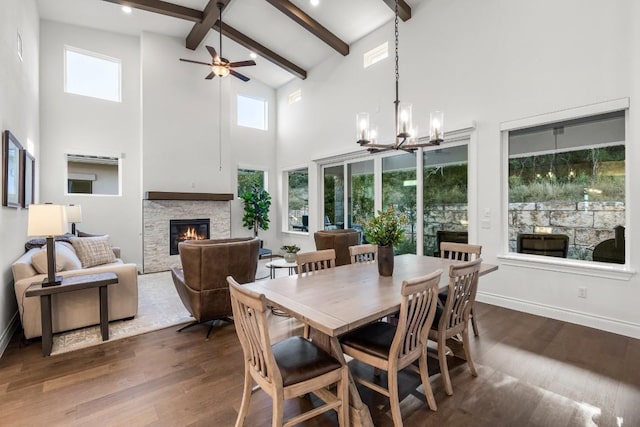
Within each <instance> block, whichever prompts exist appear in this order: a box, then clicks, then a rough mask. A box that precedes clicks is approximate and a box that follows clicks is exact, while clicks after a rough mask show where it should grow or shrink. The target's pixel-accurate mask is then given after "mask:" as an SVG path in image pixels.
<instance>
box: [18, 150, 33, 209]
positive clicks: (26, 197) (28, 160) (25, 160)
mask: <svg viewBox="0 0 640 427" xmlns="http://www.w3.org/2000/svg"><path fill="white" fill-rule="evenodd" d="M20 151H21V154H22V155H21V157H20V160H21V161H22V167H21V168H20V169H22V172H23V174H24V179H23V180H22V207H23V208H28V207H29V205H32V204H33V203H34V202H35V200H34V198H35V177H36V159H35V157H33V156H32V155H31V154H30V153H29V152H28V151H27V150H20Z"/></svg>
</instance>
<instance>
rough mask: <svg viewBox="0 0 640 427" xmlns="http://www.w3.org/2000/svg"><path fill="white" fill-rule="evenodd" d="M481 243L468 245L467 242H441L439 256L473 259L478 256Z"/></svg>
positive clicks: (480, 251) (461, 259)
mask: <svg viewBox="0 0 640 427" xmlns="http://www.w3.org/2000/svg"><path fill="white" fill-rule="evenodd" d="M481 253H482V246H481V245H469V244H467V243H454V242H442V243H440V258H447V259H452V260H456V261H473V260H476V259H478V258H480V254H481Z"/></svg>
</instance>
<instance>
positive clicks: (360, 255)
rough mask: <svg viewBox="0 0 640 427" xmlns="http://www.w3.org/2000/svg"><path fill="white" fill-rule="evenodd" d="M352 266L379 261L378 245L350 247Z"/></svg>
mask: <svg viewBox="0 0 640 427" xmlns="http://www.w3.org/2000/svg"><path fill="white" fill-rule="evenodd" d="M349 257H350V258H351V264H357V263H359V262H371V261H375V260H377V259H378V245H372V244H369V243H367V244H364V245H355V246H349Z"/></svg>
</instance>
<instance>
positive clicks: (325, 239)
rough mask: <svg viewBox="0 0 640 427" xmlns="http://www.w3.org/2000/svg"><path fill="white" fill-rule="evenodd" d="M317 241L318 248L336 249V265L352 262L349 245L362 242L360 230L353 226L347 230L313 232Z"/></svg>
mask: <svg viewBox="0 0 640 427" xmlns="http://www.w3.org/2000/svg"><path fill="white" fill-rule="evenodd" d="M313 238H314V240H315V242H316V249H317V250H322V249H335V251H336V267H337V266H339V265H345V264H351V257H350V256H349V246H355V245H359V244H360V239H361V237H360V232H359V231H358V230H354V229H353V228H347V229H345V230H321V231H316V232H315V233H314V234H313Z"/></svg>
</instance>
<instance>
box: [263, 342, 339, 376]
mask: <svg viewBox="0 0 640 427" xmlns="http://www.w3.org/2000/svg"><path fill="white" fill-rule="evenodd" d="M272 350H273V356H274V358H275V359H276V364H277V365H278V368H279V369H280V374H281V375H282V383H283V385H284V386H285V387H286V386H289V385H292V384H297V383H299V382H302V381H306V380H308V379H311V378H314V377H317V376H320V375H323V374H326V373H327V372H331V371H333V370H335V369H339V368H340V367H341V366H342V365H341V364H340V362H339V361H338V360H336V359H335V358H334V357H332V356H331V355H330V354H329V353H327V352H326V351H324V350H323V349H321V348H320V347H318V346H317V345H315V344H314V343H312V342H311V341H309V340H306V339H304V338H302V337H290V338H287V339H286V340H284V341H280V342H279V343H276V344H274V345H273V346H272Z"/></svg>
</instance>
